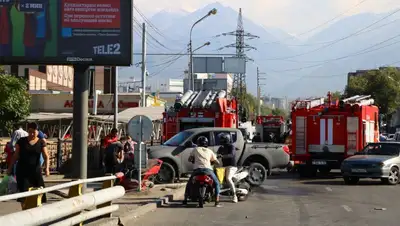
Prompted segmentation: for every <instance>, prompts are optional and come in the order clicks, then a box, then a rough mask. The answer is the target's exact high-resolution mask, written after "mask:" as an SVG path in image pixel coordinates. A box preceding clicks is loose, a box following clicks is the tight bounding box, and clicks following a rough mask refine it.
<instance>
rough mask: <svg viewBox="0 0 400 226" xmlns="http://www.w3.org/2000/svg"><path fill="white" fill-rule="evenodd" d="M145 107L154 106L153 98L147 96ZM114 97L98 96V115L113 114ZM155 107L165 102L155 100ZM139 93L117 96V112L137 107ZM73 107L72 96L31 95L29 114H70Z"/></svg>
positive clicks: (109, 95)
mask: <svg viewBox="0 0 400 226" xmlns="http://www.w3.org/2000/svg"><path fill="white" fill-rule="evenodd" d="M146 98H147V101H146V102H147V107H150V106H154V105H156V103H155V98H154V97H153V96H151V95H147V97H146ZM113 100H114V97H113V95H112V94H100V95H99V97H98V100H97V112H98V114H113V113H114V101H113ZM156 101H157V103H158V104H157V105H161V106H163V105H164V104H165V101H163V100H160V99H156ZM140 102H141V96H140V94H139V93H137V94H136V93H124V94H120V95H119V96H118V108H119V111H123V110H126V109H128V108H135V107H139V106H140ZM73 106H74V102H73V95H72V94H32V101H31V112H32V113H36V112H51V113H72V109H73ZM93 106H94V103H93V99H89V112H92V110H93Z"/></svg>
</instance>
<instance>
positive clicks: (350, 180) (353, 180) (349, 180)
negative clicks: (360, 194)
mask: <svg viewBox="0 0 400 226" xmlns="http://www.w3.org/2000/svg"><path fill="white" fill-rule="evenodd" d="M343 180H344V183H345V184H347V185H354V184H357V183H358V181H360V178H358V177H343Z"/></svg>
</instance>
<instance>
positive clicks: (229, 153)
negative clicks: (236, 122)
mask: <svg viewBox="0 0 400 226" xmlns="http://www.w3.org/2000/svg"><path fill="white" fill-rule="evenodd" d="M219 141H220V143H221V144H222V145H221V146H220V147H219V149H218V151H217V154H215V153H214V152H213V151H212V150H211V149H209V148H208V145H209V142H208V139H207V137H204V136H200V137H199V138H197V141H196V147H195V148H194V149H193V151H192V152H191V154H190V157H189V159H188V161H189V162H192V163H193V164H194V167H193V169H194V170H193V173H192V175H191V177H190V179H189V183H187V185H186V190H185V199H184V201H183V204H184V205H186V204H187V200H188V197H189V190H190V182H191V181H192V180H193V177H194V176H196V175H203V174H206V175H209V176H210V177H211V178H212V179H213V181H214V187H215V207H220V206H221V205H220V196H219V193H220V190H221V185H220V183H219V180H218V177H217V176H216V174H215V173H214V169H213V164H218V165H221V164H222V167H224V168H225V179H226V181H227V183H228V184H229V186H230V189H231V193H232V194H233V195H232V201H233V202H234V203H236V202H238V198H237V196H236V188H235V184H234V183H233V180H232V178H233V176H234V175H235V173H236V172H237V170H238V169H237V165H236V148H235V146H234V145H233V144H232V143H231V136H230V134H227V133H222V134H219ZM219 160H221V161H219Z"/></svg>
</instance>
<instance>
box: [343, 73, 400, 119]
mask: <svg viewBox="0 0 400 226" xmlns="http://www.w3.org/2000/svg"><path fill="white" fill-rule="evenodd" d="M345 95H346V97H351V96H354V95H371V96H372V98H374V100H375V104H376V105H377V106H378V107H379V109H380V113H381V114H385V115H387V114H391V113H393V112H394V111H396V109H397V108H398V106H399V104H400V71H399V70H397V69H396V68H382V69H379V70H370V71H368V72H366V73H365V74H364V75H361V76H353V77H350V79H349V83H348V84H347V86H346V89H345Z"/></svg>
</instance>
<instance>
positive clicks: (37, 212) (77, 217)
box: [0, 176, 125, 226]
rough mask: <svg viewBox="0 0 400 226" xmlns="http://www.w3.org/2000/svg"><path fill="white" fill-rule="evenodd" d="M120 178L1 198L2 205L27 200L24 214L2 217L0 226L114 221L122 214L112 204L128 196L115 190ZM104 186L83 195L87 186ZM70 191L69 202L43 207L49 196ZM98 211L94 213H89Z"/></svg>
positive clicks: (75, 183)
mask: <svg viewBox="0 0 400 226" xmlns="http://www.w3.org/2000/svg"><path fill="white" fill-rule="evenodd" d="M116 178H117V177H116V176H105V177H97V178H90V179H80V180H76V181H71V182H68V183H63V184H59V185H55V186H51V187H47V188H31V189H30V190H29V191H27V192H21V193H16V194H11V195H5V196H0V202H5V201H10V200H16V199H20V198H25V200H24V202H23V204H22V209H23V210H22V211H20V212H16V213H12V214H8V215H4V216H0V225H25V226H36V225H53V226H61V225H83V222H85V221H87V220H90V219H93V218H96V217H111V213H112V212H114V211H116V210H118V208H119V207H118V205H112V200H114V199H118V198H120V197H122V196H124V195H125V189H124V188H123V187H122V186H113V185H114V181H115V179H116ZM94 182H103V185H102V189H101V190H99V191H95V192H90V193H87V194H82V188H83V185H84V184H87V183H94ZM66 188H69V191H68V196H67V197H68V198H67V199H65V200H62V201H59V202H55V203H51V204H46V205H42V196H43V194H45V193H50V192H55V191H58V190H61V189H66ZM92 207H96V208H95V209H94V210H90V211H85V212H82V211H84V210H87V209H88V208H92Z"/></svg>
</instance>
